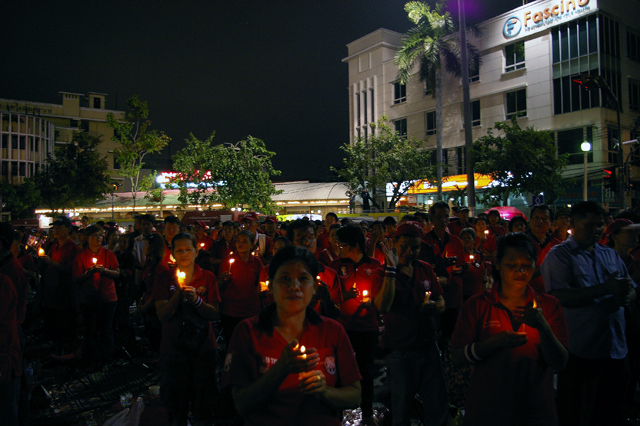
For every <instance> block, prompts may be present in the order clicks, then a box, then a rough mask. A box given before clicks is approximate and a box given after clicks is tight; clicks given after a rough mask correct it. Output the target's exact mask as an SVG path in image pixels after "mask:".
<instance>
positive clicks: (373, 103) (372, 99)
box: [369, 88, 376, 123]
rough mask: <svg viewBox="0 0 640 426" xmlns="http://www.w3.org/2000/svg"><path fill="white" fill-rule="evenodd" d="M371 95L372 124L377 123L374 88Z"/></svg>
mask: <svg viewBox="0 0 640 426" xmlns="http://www.w3.org/2000/svg"><path fill="white" fill-rule="evenodd" d="M369 93H370V94H371V122H372V123H373V122H375V121H376V114H375V102H374V101H375V90H374V89H373V88H372V89H371V90H370V91H369Z"/></svg>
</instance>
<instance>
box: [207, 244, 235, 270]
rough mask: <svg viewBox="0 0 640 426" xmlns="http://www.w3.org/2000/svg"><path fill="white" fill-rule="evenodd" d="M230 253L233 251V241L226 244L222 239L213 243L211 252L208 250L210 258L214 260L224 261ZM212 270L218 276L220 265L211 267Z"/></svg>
mask: <svg viewBox="0 0 640 426" xmlns="http://www.w3.org/2000/svg"><path fill="white" fill-rule="evenodd" d="M232 251H234V247H233V240H231V241H229V243H227V240H225V239H224V238H221V239H219V240H216V241H214V243H213V246H212V247H211V250H209V253H210V254H211V257H212V258H214V259H224V258H225V257H228V256H229V255H230V254H231V252H232ZM227 266H228V265H227ZM213 270H214V272H215V274H216V275H219V274H220V265H213Z"/></svg>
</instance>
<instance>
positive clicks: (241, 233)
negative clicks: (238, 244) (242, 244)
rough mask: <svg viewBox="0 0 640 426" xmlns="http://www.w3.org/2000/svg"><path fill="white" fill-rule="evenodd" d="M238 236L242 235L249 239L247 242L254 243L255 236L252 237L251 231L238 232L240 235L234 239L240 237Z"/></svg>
mask: <svg viewBox="0 0 640 426" xmlns="http://www.w3.org/2000/svg"><path fill="white" fill-rule="evenodd" d="M240 235H244V236H246V237H249V241H251V244H253V243H255V242H256V236H255V235H253V232H251V231H247V230H246V229H245V230H244V231H240V233H239V234H238V236H237V237H236V239H237V238H238V237H239V236H240Z"/></svg>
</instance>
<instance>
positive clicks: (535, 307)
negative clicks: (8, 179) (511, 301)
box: [513, 297, 547, 329]
mask: <svg viewBox="0 0 640 426" xmlns="http://www.w3.org/2000/svg"><path fill="white" fill-rule="evenodd" d="M513 316H514V318H515V319H516V321H518V322H521V323H523V324H526V325H528V326H530V327H533V328H535V329H541V328H544V327H546V326H547V320H546V318H545V317H544V313H543V312H542V309H541V306H540V299H538V298H537V297H535V298H534V299H533V302H529V303H528V304H527V305H526V306H518V307H517V308H515V309H514V310H513Z"/></svg>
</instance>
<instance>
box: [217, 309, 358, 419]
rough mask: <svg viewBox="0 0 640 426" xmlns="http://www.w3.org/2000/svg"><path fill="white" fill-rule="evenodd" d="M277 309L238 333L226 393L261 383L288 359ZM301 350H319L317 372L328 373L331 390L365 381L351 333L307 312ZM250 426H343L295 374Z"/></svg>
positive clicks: (241, 327) (226, 366)
mask: <svg viewBox="0 0 640 426" xmlns="http://www.w3.org/2000/svg"><path fill="white" fill-rule="evenodd" d="M274 309H275V305H271V306H269V307H268V308H266V309H265V310H264V311H263V313H261V314H260V316H259V317H258V316H256V317H253V318H249V319H246V320H244V321H242V322H241V323H240V324H238V326H237V327H236V328H235V330H234V332H233V337H232V338H231V343H230V344H229V351H228V353H227V357H226V359H225V363H224V373H223V377H222V380H223V385H222V386H223V388H224V387H227V386H245V385H248V384H250V383H253V382H255V381H256V380H257V379H259V378H260V377H262V376H264V374H265V373H266V372H267V371H269V368H271V367H273V365H274V364H275V363H276V362H277V361H278V359H279V358H280V356H281V355H282V351H283V350H284V347H285V346H286V345H287V341H286V340H285V339H284V338H283V337H282V336H281V335H280V333H279V332H278V331H277V330H275V329H274V327H273V324H272V321H270V317H271V316H273V315H274V312H273V310H274ZM265 317H266V318H265ZM300 345H303V346H306V347H307V348H315V349H316V351H317V352H318V354H319V355H320V362H319V363H318V365H316V366H315V367H314V369H315V370H320V371H322V373H323V374H324V376H325V377H326V383H327V386H330V387H338V386H344V385H349V384H352V383H355V382H357V381H359V380H360V379H361V377H360V374H359V372H358V365H357V363H356V360H355V356H354V354H353V348H352V347H351V343H350V342H349V338H348V337H347V333H345V331H344V328H342V326H341V325H340V324H338V323H337V322H336V321H334V320H332V319H329V318H325V317H321V316H319V315H317V314H316V313H315V312H313V311H312V310H310V309H307V319H306V321H305V323H304V329H303V331H302V336H301V337H300ZM244 424H245V426H254V425H305V426H340V425H341V424H342V420H341V418H340V417H338V413H337V412H336V410H333V409H331V408H330V407H329V406H328V405H326V404H325V403H323V402H322V401H320V400H319V399H318V398H314V397H313V396H309V395H304V394H303V393H302V392H300V387H299V380H298V374H297V373H292V374H289V375H288V376H287V378H286V379H285V380H284V381H283V382H282V383H281V384H280V386H279V387H278V389H277V390H276V391H275V392H274V393H273V395H271V396H270V397H269V401H268V403H266V404H264V405H262V406H260V407H256V408H255V409H254V410H252V411H251V413H249V414H248V415H246V416H245V417H244Z"/></svg>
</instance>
